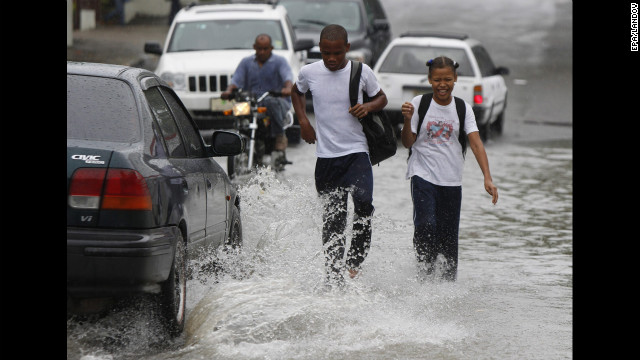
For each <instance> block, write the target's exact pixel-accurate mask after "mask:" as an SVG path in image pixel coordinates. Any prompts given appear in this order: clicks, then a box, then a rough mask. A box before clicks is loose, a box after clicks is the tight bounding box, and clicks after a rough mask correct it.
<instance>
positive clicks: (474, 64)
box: [373, 32, 509, 140]
mask: <svg viewBox="0 0 640 360" xmlns="http://www.w3.org/2000/svg"><path fill="white" fill-rule="evenodd" d="M441 55H444V56H447V57H450V58H451V59H453V60H455V61H456V62H458V63H459V64H460V67H458V69H457V72H458V81H457V82H456V86H455V87H454V88H453V95H454V96H457V97H459V98H462V99H464V100H465V101H466V102H468V103H469V104H471V105H472V106H473V112H474V114H475V116H476V121H477V122H478V129H479V130H480V136H481V137H482V139H483V140H486V139H487V137H488V135H489V132H495V133H497V134H501V133H502V127H503V124H504V113H505V109H506V106H507V85H506V83H505V81H504V78H503V77H502V76H503V75H508V74H509V70H508V69H507V68H505V67H502V66H495V65H494V63H493V61H492V60H491V57H490V56H489V52H488V51H487V50H486V49H485V47H484V46H483V45H482V44H481V43H480V42H479V41H478V40H475V39H471V38H469V36H467V35H466V34H456V33H427V32H408V33H405V34H402V35H401V36H400V37H399V38H396V39H394V40H393V41H392V42H391V43H390V44H389V46H388V47H387V48H386V49H385V51H384V52H383V53H382V55H381V56H380V60H379V61H378V63H377V64H376V66H375V67H374V69H373V72H374V73H375V74H376V77H377V79H378V81H379V82H380V86H381V87H382V89H384V92H385V94H387V99H388V101H389V103H388V104H387V106H386V107H385V111H386V112H387V114H388V115H389V116H390V117H391V118H392V119H393V120H394V121H395V122H396V124H398V125H399V126H400V125H401V124H402V123H403V120H402V114H401V109H400V108H401V106H402V103H403V102H405V101H410V100H411V99H413V98H414V97H415V96H417V95H421V94H424V93H428V92H433V90H432V89H431V85H429V82H428V81H427V71H428V68H427V66H426V62H427V61H428V60H429V59H433V58H435V57H437V56H441Z"/></svg>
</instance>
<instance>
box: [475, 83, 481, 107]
mask: <svg viewBox="0 0 640 360" xmlns="http://www.w3.org/2000/svg"><path fill="white" fill-rule="evenodd" d="M482 101H483V99H482V85H476V86H474V87H473V103H474V104H482Z"/></svg>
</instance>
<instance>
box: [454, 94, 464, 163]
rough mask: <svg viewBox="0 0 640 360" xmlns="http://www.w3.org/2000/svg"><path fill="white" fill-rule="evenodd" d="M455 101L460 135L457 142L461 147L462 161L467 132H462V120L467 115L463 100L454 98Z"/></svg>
mask: <svg viewBox="0 0 640 360" xmlns="http://www.w3.org/2000/svg"><path fill="white" fill-rule="evenodd" d="M453 99H454V100H455V101H456V111H457V112H458V120H459V121H460V133H459V134H458V142H460V145H462V158H463V159H464V157H465V155H466V154H467V132H466V131H465V130H464V118H465V115H466V114H467V107H466V106H465V104H464V100H462V99H460V98H459V97H456V96H454V97H453Z"/></svg>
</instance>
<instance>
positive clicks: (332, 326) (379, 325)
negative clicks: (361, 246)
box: [67, 140, 573, 360]
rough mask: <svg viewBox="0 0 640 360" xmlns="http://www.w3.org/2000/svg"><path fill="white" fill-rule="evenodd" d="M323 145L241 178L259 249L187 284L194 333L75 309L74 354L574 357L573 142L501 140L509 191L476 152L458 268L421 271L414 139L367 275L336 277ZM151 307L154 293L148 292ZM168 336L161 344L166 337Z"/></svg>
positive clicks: (377, 183) (379, 177)
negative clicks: (321, 172)
mask: <svg viewBox="0 0 640 360" xmlns="http://www.w3.org/2000/svg"><path fill="white" fill-rule="evenodd" d="M313 151H314V146H312V145H307V144H305V143H301V144H299V145H296V146H293V147H292V148H291V149H290V151H289V154H290V155H289V157H290V160H292V161H293V162H294V164H293V165H292V166H290V168H288V169H287V170H286V171H285V172H284V173H282V174H278V176H276V175H274V174H273V173H272V172H269V171H263V172H261V173H259V174H257V175H256V176H255V177H254V178H252V179H251V180H249V181H248V182H247V183H245V184H244V185H241V187H240V193H241V196H242V221H243V226H244V244H245V246H244V252H243V253H242V254H241V255H240V256H239V257H236V258H227V259H225V260H226V262H225V266H227V268H228V269H229V272H228V273H227V274H226V275H224V276H222V277H221V278H219V279H213V278H205V279H199V280H198V279H194V280H191V281H190V282H189V284H188V293H189V301H188V303H187V323H186V327H185V332H184V334H183V335H182V336H181V337H180V338H178V339H176V340H175V341H170V340H168V339H166V338H164V335H163V334H162V333H161V332H159V331H158V330H155V329H156V328H157V327H158V324H157V323H155V322H154V321H155V320H154V319H153V318H150V317H149V316H148V315H146V314H145V313H144V311H142V314H138V313H136V312H134V310H135V309H133V310H131V309H126V310H122V311H121V312H117V311H114V312H113V313H112V314H110V315H108V316H106V317H103V318H101V319H98V320H93V321H85V322H78V321H77V320H73V319H72V320H69V321H68V323H67V351H68V358H70V359H83V360H87V359H309V360H311V359H347V358H348V359H362V360H365V359H434V358H438V359H516V358H517V359H570V358H571V357H572V298H573V296H572V290H573V287H572V196H573V188H572V149H571V148H570V147H568V146H566V142H558V143H553V142H541V143H539V144H535V143H533V144H527V145H519V144H510V143H505V142H501V141H500V140H496V141H489V142H488V143H487V153H488V156H489V160H490V165H491V171H492V176H493V179H494V182H495V183H496V184H497V186H498V187H499V194H500V199H499V201H498V203H497V205H493V204H491V197H490V196H489V195H488V194H487V193H486V192H485V191H484V189H483V180H482V174H481V172H480V170H479V167H478V165H477V163H476V162H475V158H474V157H473V154H472V152H469V153H468V154H469V156H468V158H467V160H466V162H465V169H464V178H463V201H462V215H461V224H460V254H459V272H458V280H457V281H456V282H454V283H449V282H445V283H442V282H437V281H426V282H419V281H418V280H416V278H415V273H416V272H415V260H414V253H413V248H412V231H413V225H412V222H411V214H412V205H411V198H410V192H409V181H407V180H405V178H404V173H405V170H406V163H405V159H406V149H403V148H400V149H399V151H398V154H396V156H395V157H393V158H391V159H389V160H386V161H385V162H383V163H382V164H381V165H380V166H379V167H374V205H375V206H376V213H375V215H374V220H373V229H374V230H373V239H372V246H371V250H370V253H369V256H368V258H367V259H366V261H365V263H364V266H363V271H362V273H361V275H360V276H359V277H356V278H355V279H353V280H352V279H349V278H348V277H347V286H346V288H345V289H344V290H343V291H338V290H332V291H326V290H324V289H323V287H322V284H323V271H324V264H323V255H322V250H321V240H320V239H321V231H322V230H321V229H322V222H321V218H322V208H321V205H320V202H319V199H318V198H317V195H316V191H315V187H314V183H313V166H314V161H313V154H314V153H313ZM139 308H143V309H144V306H143V305H140V307H139ZM158 344H162V345H158Z"/></svg>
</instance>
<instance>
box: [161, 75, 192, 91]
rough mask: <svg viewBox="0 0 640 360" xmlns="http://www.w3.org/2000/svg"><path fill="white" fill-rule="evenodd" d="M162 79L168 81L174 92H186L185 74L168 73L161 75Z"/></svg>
mask: <svg viewBox="0 0 640 360" xmlns="http://www.w3.org/2000/svg"><path fill="white" fill-rule="evenodd" d="M160 78H161V79H162V80H164V81H166V82H167V83H168V84H169V86H171V87H172V88H173V90H185V84H186V82H185V75H184V74H183V73H172V72H166V73H162V74H161V75H160Z"/></svg>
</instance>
